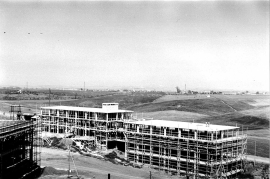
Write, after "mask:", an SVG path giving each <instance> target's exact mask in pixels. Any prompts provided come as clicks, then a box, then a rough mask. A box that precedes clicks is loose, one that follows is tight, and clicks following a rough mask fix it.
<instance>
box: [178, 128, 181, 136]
mask: <svg viewBox="0 0 270 179" xmlns="http://www.w3.org/2000/svg"><path fill="white" fill-rule="evenodd" d="M180 137H181V129H179V128H178V138H180Z"/></svg>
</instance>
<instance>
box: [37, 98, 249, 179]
mask: <svg viewBox="0 0 270 179" xmlns="http://www.w3.org/2000/svg"><path fill="white" fill-rule="evenodd" d="M41 109H42V110H41V117H42V122H43V125H44V131H45V132H49V133H56V134H63V135H64V134H65V133H66V132H68V131H74V132H75V133H76V135H78V136H89V137H94V140H95V143H96V145H97V146H100V147H104V148H114V147H116V146H117V147H118V149H120V150H123V151H124V152H125V157H126V159H128V160H129V161H133V162H136V163H138V164H145V165H149V166H151V167H152V168H156V169H158V170H164V171H167V172H171V173H175V174H178V175H185V176H192V177H194V178H210V177H217V178H223V177H224V178H230V177H231V178H233V177H235V175H236V174H237V173H239V172H241V171H242V170H243V161H244V159H245V154H246V142H247V136H246V135H245V134H243V132H241V131H240V128H239V127H232V126H221V125H212V124H209V123H207V124H201V123H189V122H178V121H165V120H144V119H141V120H138V119H133V117H132V112H133V111H128V110H119V109H118V104H117V103H103V105H102V108H84V107H67V106H52V107H42V108H41Z"/></svg>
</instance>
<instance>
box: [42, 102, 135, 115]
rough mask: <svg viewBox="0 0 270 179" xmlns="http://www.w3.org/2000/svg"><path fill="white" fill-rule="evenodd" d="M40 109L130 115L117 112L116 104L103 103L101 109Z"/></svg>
mask: <svg viewBox="0 0 270 179" xmlns="http://www.w3.org/2000/svg"><path fill="white" fill-rule="evenodd" d="M41 109H44V110H46V109H48V110H65V111H82V112H98V113H132V112H133V111H129V110H119V109H118V103H112V104H111V103H103V104H102V108H88V107H73V106H47V107H41Z"/></svg>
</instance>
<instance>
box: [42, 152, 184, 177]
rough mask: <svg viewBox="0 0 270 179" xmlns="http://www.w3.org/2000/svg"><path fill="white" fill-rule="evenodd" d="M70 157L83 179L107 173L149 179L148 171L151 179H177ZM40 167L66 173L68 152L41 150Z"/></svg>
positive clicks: (143, 169) (168, 175) (144, 168)
mask: <svg viewBox="0 0 270 179" xmlns="http://www.w3.org/2000/svg"><path fill="white" fill-rule="evenodd" d="M72 156H73V158H74V163H75V165H76V168H77V170H78V174H79V176H82V177H83V178H85V179H86V178H95V179H105V178H107V177H108V173H110V176H111V179H149V178H150V171H151V177H152V179H176V178H178V179H179V177H177V176H171V175H170V174H165V173H164V172H159V171H157V170H153V169H150V168H148V167H143V168H141V169H139V168H134V167H132V166H123V165H120V164H117V163H112V162H111V161H109V160H104V159H97V158H93V157H87V156H82V155H80V154H78V153H73V152H72ZM41 166H42V167H45V166H50V167H54V168H56V169H59V170H65V171H67V169H68V166H69V165H68V151H65V150H59V149H51V148H42V153H41ZM74 169H75V167H74V164H73V163H71V170H73V171H74ZM73 173H74V172H73ZM65 177H67V172H66V174H63V175H50V176H48V175H44V176H41V177H40V179H48V178H65Z"/></svg>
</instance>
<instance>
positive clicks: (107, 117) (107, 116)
mask: <svg viewBox="0 0 270 179" xmlns="http://www.w3.org/2000/svg"><path fill="white" fill-rule="evenodd" d="M108 119H109V114H108V113H106V121H107V122H108Z"/></svg>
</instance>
